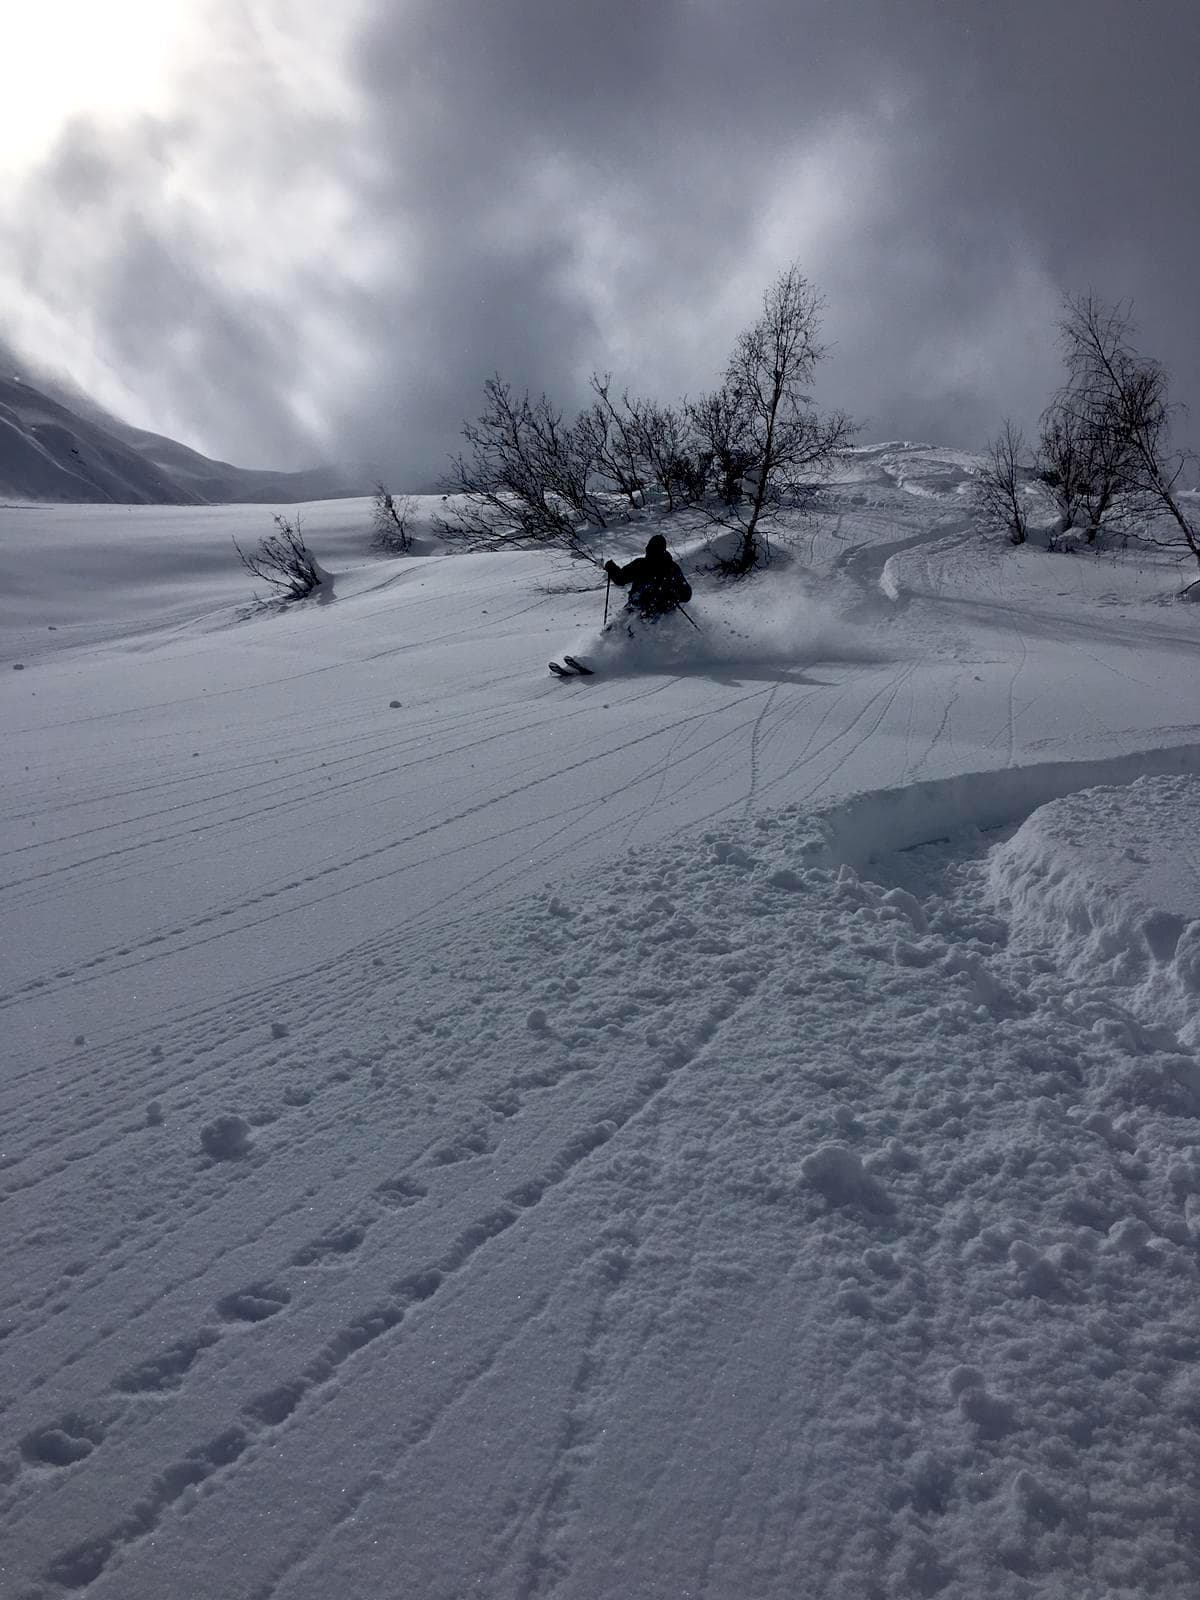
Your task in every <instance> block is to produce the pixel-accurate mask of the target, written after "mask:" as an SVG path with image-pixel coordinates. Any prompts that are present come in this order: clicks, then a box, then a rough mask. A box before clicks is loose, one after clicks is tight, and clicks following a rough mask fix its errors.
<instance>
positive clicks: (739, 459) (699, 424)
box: [688, 384, 757, 511]
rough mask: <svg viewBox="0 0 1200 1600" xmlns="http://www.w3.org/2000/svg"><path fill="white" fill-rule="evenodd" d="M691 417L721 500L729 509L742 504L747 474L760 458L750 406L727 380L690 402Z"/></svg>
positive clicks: (701, 451)
mask: <svg viewBox="0 0 1200 1600" xmlns="http://www.w3.org/2000/svg"><path fill="white" fill-rule="evenodd" d="M688 420H689V422H690V423H691V425H692V428H693V430H694V432H695V434H696V437H697V439H698V440H699V445H700V453H701V456H702V457H703V458H704V459H705V460H707V463H708V470H709V473H710V474H711V477H712V481H713V487H714V489H715V491H716V496H717V500H718V502H719V503H720V504H721V505H722V506H724V507H725V509H726V510H727V511H732V510H734V508H735V507H736V506H738V505H740V504H741V501H742V498H743V494H744V487H743V486H744V481H745V478H746V474H747V473H748V472H749V471H750V469H751V468H752V467H753V466H754V464H755V461H756V460H757V450H756V445H755V440H754V434H753V428H752V426H751V417H750V408H749V407H748V406H747V405H745V404H744V402H743V398H742V395H741V394H740V392H739V391H738V390H736V389H734V388H732V387H731V386H730V385H728V384H726V385H725V386H724V387H722V388H720V389H715V390H714V391H713V392H712V393H711V394H705V395H701V396H700V398H699V399H698V400H693V401H691V402H689V404H688Z"/></svg>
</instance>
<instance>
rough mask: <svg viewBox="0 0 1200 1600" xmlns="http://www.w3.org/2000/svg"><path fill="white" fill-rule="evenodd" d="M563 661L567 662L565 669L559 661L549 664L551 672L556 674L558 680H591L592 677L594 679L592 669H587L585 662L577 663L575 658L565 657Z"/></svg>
mask: <svg viewBox="0 0 1200 1600" xmlns="http://www.w3.org/2000/svg"><path fill="white" fill-rule="evenodd" d="M563 661H565V662H566V663H567V664H566V666H565V667H564V666H562V665H561V664H560V663H559V662H557V661H551V662H550V664H549V665H550V671H551V672H552V673H553V674H554V676H555V677H556V678H590V677H592V675H593V674H592V669H591V667H585V666H584V664H583V662H582V661H576V659H575V657H574V656H564V657H563Z"/></svg>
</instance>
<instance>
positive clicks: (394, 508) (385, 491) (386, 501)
mask: <svg viewBox="0 0 1200 1600" xmlns="http://www.w3.org/2000/svg"><path fill="white" fill-rule="evenodd" d="M416 509H417V502H416V500H415V499H414V498H413V496H412V495H411V494H402V495H401V496H400V497H399V499H397V498H396V496H395V495H394V494H392V492H391V490H390V489H389V488H388V486H387V484H385V483H379V484H376V486H375V498H374V500H373V501H372V502H371V520H372V527H373V529H374V532H373V534H372V537H371V548H372V549H374V550H385V551H387V553H388V554H389V555H407V554H408V552H409V551H410V550H411V549H412V519H413V516H414V515H415V514H416Z"/></svg>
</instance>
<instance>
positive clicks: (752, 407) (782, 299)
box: [724, 265, 855, 572]
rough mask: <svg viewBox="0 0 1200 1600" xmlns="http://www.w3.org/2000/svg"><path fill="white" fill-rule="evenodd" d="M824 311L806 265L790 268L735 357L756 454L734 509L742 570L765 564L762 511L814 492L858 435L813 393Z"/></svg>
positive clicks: (734, 398) (731, 396)
mask: <svg viewBox="0 0 1200 1600" xmlns="http://www.w3.org/2000/svg"><path fill="white" fill-rule="evenodd" d="M820 309H821V302H820V300H819V299H818V298H817V295H816V292H815V291H814V290H813V288H812V286H811V285H810V284H809V282H808V280H807V279H806V278H805V277H804V276H803V275H802V273H801V272H800V270H799V268H798V267H796V266H795V265H792V266H790V267H788V268H787V270H786V271H785V272H782V273H781V274H780V275H779V277H778V278H777V279H776V280H775V282H774V283H773V284H772V285H771V286H770V287H769V288H768V289H767V291H766V293H765V294H764V295H763V309H762V315H761V316H760V317H759V319H758V321H757V322H755V323H754V325H753V326H752V327H750V328H747V329H746V331H745V332H744V333H742V334H740V335H739V336H738V339H737V342H736V343H735V345H734V348H733V354H732V355H731V356H730V358H729V365H728V367H727V368H726V373H725V384H724V389H725V394H726V396H727V401H726V405H727V408H728V412H729V414H730V416H731V418H736V419H738V427H737V428H736V429H735V432H739V433H742V434H744V436H745V437H746V438H747V439H748V441H749V448H750V450H751V452H752V456H753V460H752V463H751V467H750V469H749V471H748V472H746V473H744V474H743V482H744V485H745V491H746V498H745V501H744V502H741V501H739V502H738V503H737V504H735V505H733V506H731V507H729V509H730V510H731V511H732V512H733V513H734V515H735V517H736V520H737V522H738V524H739V526H740V531H741V539H740V541H739V545H738V550H737V553H736V555H735V556H734V558H733V561H732V562H731V563H730V565H731V567H732V568H733V569H734V570H736V571H740V572H748V571H749V570H750V569H751V568H752V567H754V566H755V565H757V563H758V560H759V554H760V552H759V545H758V528H759V524H760V522H761V520H762V517H763V513H764V512H765V511H767V510H768V509H770V508H772V507H774V506H776V505H778V504H779V503H780V501H781V500H783V499H784V498H786V497H788V496H794V495H796V494H798V493H799V492H801V491H803V490H804V489H807V488H811V487H812V485H813V475H814V473H816V472H820V471H823V470H826V469H827V468H828V467H829V466H831V465H832V463H833V461H834V459H835V458H836V457H837V456H838V455H839V454H840V452H841V451H842V450H843V449H844V448H845V447H846V445H847V444H848V443H849V442H850V439H851V438H852V437H853V435H854V432H855V429H854V425H853V423H852V422H851V421H850V419H849V417H847V416H846V415H845V413H844V412H841V411H833V412H828V413H826V414H822V413H820V412H819V411H817V409H816V407H815V405H814V404H813V401H812V397H811V396H810V395H809V393H808V388H809V386H810V385H811V383H812V378H813V372H814V370H815V368H816V365H817V362H818V361H819V360H820V359H821V357H822V356H823V355H824V354H825V349H824V346H822V345H821V344H819V343H818V341H817V334H818V331H819V326H820V321H819V313H820ZM728 487H732V485H729V486H728Z"/></svg>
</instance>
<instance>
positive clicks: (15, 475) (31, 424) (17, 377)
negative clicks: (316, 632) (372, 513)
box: [0, 342, 366, 505]
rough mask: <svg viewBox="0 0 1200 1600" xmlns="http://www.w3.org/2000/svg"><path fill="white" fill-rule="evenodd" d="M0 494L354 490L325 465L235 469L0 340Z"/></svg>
mask: <svg viewBox="0 0 1200 1600" xmlns="http://www.w3.org/2000/svg"><path fill="white" fill-rule="evenodd" d="M0 361H2V362H3V366H2V367H0V374H2V375H0V495H3V496H5V497H6V498H8V499H13V500H26V501H34V502H37V501H49V502H60V503H66V504H119V505H227V504H233V503H236V502H247V503H250V504H258V503H266V502H269V501H281V502H285V503H287V504H296V503H297V502H300V501H304V500H336V499H342V498H345V497H347V496H350V495H356V494H362V493H364V492H366V491H365V489H364V487H363V486H362V485H356V484H352V483H350V482H348V481H347V480H346V478H345V477H343V475H342V474H341V473H340V472H339V471H338V470H337V469H336V468H333V467H310V468H306V469H302V470H300V471H294V472H279V471H274V470H272V469H270V468H255V467H236V466H234V465H233V464H232V463H231V462H228V461H220V460H215V459H213V458H212V457H209V456H206V455H203V454H201V452H200V451H198V450H193V449H192V448H191V447H190V446H188V445H184V444H180V443H179V442H178V441H177V440H175V439H171V438H168V437H167V436H166V435H165V434H159V433H152V432H150V431H148V430H147V429H144V428H135V427H132V426H131V425H130V424H128V423H125V422H122V421H121V420H120V419H119V418H118V417H114V416H112V415H111V414H110V413H109V412H107V411H105V410H104V409H103V408H102V407H101V406H99V405H97V404H96V403H95V402H94V401H92V400H91V399H90V398H89V397H88V396H87V395H85V394H83V393H81V392H77V391H75V390H74V388H73V387H71V386H67V385H63V384H61V383H58V382H56V381H55V380H54V379H51V378H46V377H44V376H42V375H41V374H38V375H37V376H36V377H35V376H34V375H33V374H32V373H31V372H30V371H29V369H28V368H27V366H26V364H25V363H23V362H21V361H20V360H19V358H17V357H16V356H15V354H14V353H13V352H12V351H11V349H10V348H9V347H7V346H6V345H4V344H3V343H2V342H0Z"/></svg>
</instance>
